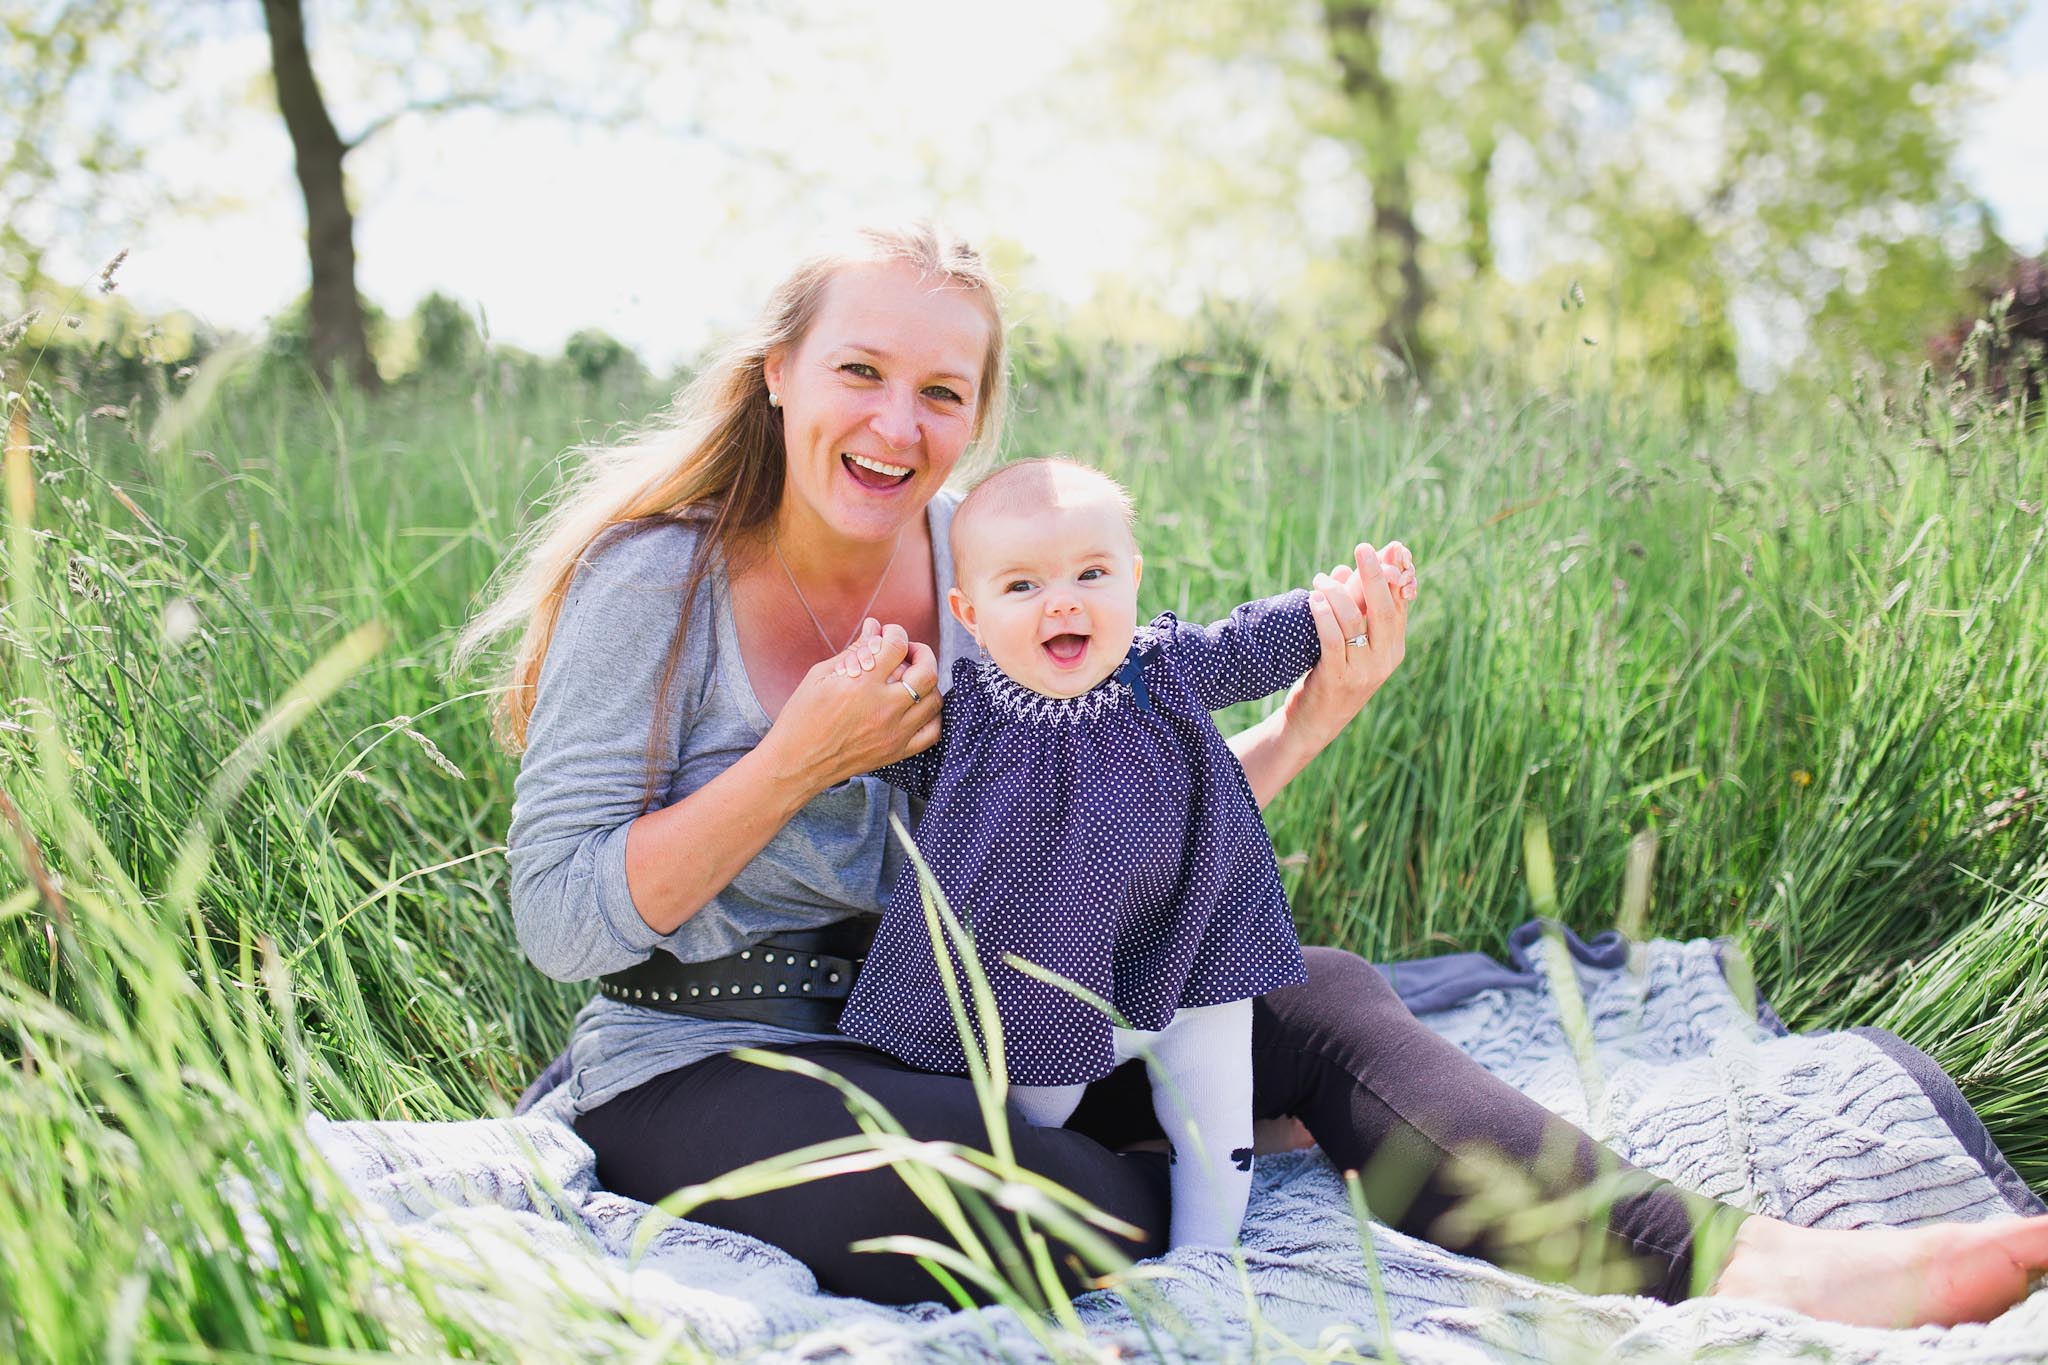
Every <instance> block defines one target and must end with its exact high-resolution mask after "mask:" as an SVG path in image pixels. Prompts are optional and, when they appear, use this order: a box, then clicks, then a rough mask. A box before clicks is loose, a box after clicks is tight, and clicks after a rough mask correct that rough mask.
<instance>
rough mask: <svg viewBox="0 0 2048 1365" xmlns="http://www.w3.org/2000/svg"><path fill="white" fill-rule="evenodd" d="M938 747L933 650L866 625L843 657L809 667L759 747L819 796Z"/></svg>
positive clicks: (896, 630) (895, 631) (899, 630)
mask: <svg viewBox="0 0 2048 1365" xmlns="http://www.w3.org/2000/svg"><path fill="white" fill-rule="evenodd" d="M913 694H914V695H913ZM938 741H939V664H938V660H937V658H935V657H934V656H933V654H932V651H931V647H930V646H928V645H922V644H917V643H914V642H913V641H912V640H911V638H910V636H909V634H908V633H906V632H905V631H904V629H903V627H901V626H893V625H892V626H882V625H879V624H878V623H877V622H875V621H874V620H873V619H872V618H870V619H869V620H868V621H867V622H866V623H865V624H864V625H863V626H862V628H861V635H860V638H859V639H858V640H856V641H855V642H854V643H853V644H852V645H850V646H849V647H848V648H847V649H846V650H845V651H844V652H843V653H840V654H836V655H834V656H833V657H831V658H830V659H826V660H824V661H822V662H820V663H817V664H814V665H812V667H811V671H810V672H809V673H807V674H805V675H804V680H803V681H802V682H800V683H798V684H797V687H796V691H795V692H793V693H791V694H790V698H789V700H788V701H786V702H784V703H783V706H782V712H781V714H780V715H778V716H777V717H776V718H775V724H774V725H773V726H772V727H771V728H770V729H769V731H768V735H767V737H766V738H765V739H763V740H762V741H761V744H762V746H763V747H764V748H769V747H772V749H773V751H774V752H775V753H776V754H778V755H779V756H780V757H781V758H782V760H783V766H785V768H786V769H789V768H793V769H795V770H797V771H801V772H802V773H803V774H804V775H805V780H806V783H807V785H808V786H810V787H812V788H813V789H815V790H817V791H823V790H824V789H825V788H827V787H831V786H835V785H837V784H838V783H841V782H844V781H845V780H846V779H847V778H849V777H855V776H858V775H859V774H861V773H865V772H871V771H873V770H874V769H876V768H879V767H881V766H882V765H883V764H885V763H893V762H895V761H896V760H897V759H899V758H906V757H908V756H909V755H911V754H914V753H918V752H920V751H921V750H924V749H929V748H930V747H931V746H932V745H934V744H936V743H938Z"/></svg>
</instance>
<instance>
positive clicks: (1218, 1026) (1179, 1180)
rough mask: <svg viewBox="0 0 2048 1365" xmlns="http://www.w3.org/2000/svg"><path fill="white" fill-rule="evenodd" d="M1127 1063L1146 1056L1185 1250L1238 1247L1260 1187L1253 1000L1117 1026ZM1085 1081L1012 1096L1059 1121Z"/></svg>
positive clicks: (1039, 1122)
mask: <svg viewBox="0 0 2048 1365" xmlns="http://www.w3.org/2000/svg"><path fill="white" fill-rule="evenodd" d="M1114 1034H1115V1044H1114V1046H1115V1050H1116V1060H1117V1061H1118V1062H1119V1063H1122V1062H1128V1061H1130V1060H1132V1059H1133V1058H1136V1057H1143V1058H1144V1059H1145V1071H1146V1073H1147V1074H1148V1075H1149V1076H1150V1077H1151V1078H1152V1109H1153V1112H1154V1113H1156V1114H1158V1115H1159V1126H1160V1127H1161V1128H1163V1129H1165V1130H1166V1138H1167V1141H1168V1142H1169V1143H1170V1144H1171V1153H1172V1154H1171V1158H1170V1159H1171V1160H1172V1162H1173V1221H1172V1224H1171V1226H1170V1227H1169V1228H1168V1230H1167V1238H1168V1241H1169V1242H1170V1243H1171V1245H1173V1246H1175V1247H1184V1246H1212V1247H1230V1246H1233V1245H1235V1244H1236V1242H1237V1232H1238V1227H1239V1225H1241V1224H1242V1223H1243V1222H1244V1206H1245V1203H1246V1201H1247V1200H1248V1199H1249V1198H1250V1197H1251V1189H1252V1002H1251V1001H1249V1000H1233V1001H1230V1002H1229V1003H1228V1004H1223V1005H1199V1006H1196V1007H1195V1008H1193V1009H1183V1010H1178V1011H1176V1012H1175V1013H1174V1016H1173V1021H1172V1022H1171V1023H1169V1024H1168V1025H1167V1026H1166V1027H1165V1028H1163V1029H1160V1030H1159V1031H1158V1032H1156V1033H1145V1032H1141V1031H1138V1030H1135V1029H1121V1028H1120V1029H1116V1030H1114ZM1085 1089H1087V1087H1086V1086H1081V1085H1013V1086H1011V1087H1010V1098H1011V1099H1012V1100H1013V1101H1014V1102H1015V1103H1016V1105H1017V1108H1018V1109H1020V1110H1022V1111H1023V1114H1024V1117H1025V1118H1026V1119H1027V1120H1028V1121H1029V1122H1030V1123H1032V1124H1033V1125H1034V1126H1036V1127H1039V1128H1057V1127H1059V1126H1060V1125H1061V1124H1063V1123H1065V1122H1066V1121H1067V1120H1068V1118H1070V1117H1071V1116H1072V1115H1073V1112H1074V1106H1076V1105H1077V1104H1079V1103H1080V1102H1081V1092H1082V1091H1083V1090H1085Z"/></svg>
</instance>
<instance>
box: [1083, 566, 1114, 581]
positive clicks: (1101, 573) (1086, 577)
mask: <svg viewBox="0 0 2048 1365" xmlns="http://www.w3.org/2000/svg"><path fill="white" fill-rule="evenodd" d="M1108 574H1109V570H1107V569H1083V570H1081V581H1082V582H1083V583H1089V582H1093V581H1094V580H1095V579H1098V578H1104V577H1107V576H1108Z"/></svg>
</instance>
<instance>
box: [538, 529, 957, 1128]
mask: <svg viewBox="0 0 2048 1365" xmlns="http://www.w3.org/2000/svg"><path fill="white" fill-rule="evenodd" d="M958 501H959V500H958V497H957V496H956V495H954V494H951V493H946V492H941V493H940V494H939V495H938V496H937V497H935V498H933V499H932V501H931V503H930V504H929V506H928V507H927V509H926V518H927V524H928V525H929V526H930V528H931V539H932V568H933V576H934V578H935V579H936V580H937V587H938V597H939V602H940V604H941V605H940V610H939V619H940V622H941V629H940V638H939V656H940V657H939V677H940V679H941V681H942V682H946V681H949V680H950V678H951V676H952V671H953V662H954V660H955V659H957V658H959V657H960V654H961V652H962V650H963V648H965V649H967V650H971V649H972V647H973V641H972V640H971V638H969V637H968V636H967V633H966V631H965V630H964V629H962V628H961V627H960V625H959V623H958V622H957V621H955V620H954V619H953V617H952V614H951V613H950V612H948V611H946V610H945V608H944V605H943V604H944V601H945V597H946V593H947V590H948V589H950V588H951V587H952V586H953V559H952V552H951V549H950V546H949V544H948V539H947V533H948V530H949V528H950V527H951V525H952V519H953V509H954V508H955V507H956V506H957V505H958ZM696 536H697V532H696V531H695V530H694V529H693V528H690V527H685V526H678V525H663V526H659V527H656V528H653V529H649V530H641V531H637V532H631V533H612V534H609V535H607V536H605V537H602V538H600V540H599V541H598V543H597V544H596V545H595V546H593V547H592V549H591V551H590V552H589V553H588V554H587V555H586V557H585V560H584V562H583V564H582V565H581V566H580V567H579V568H578V569H577V572H576V575H575V578H574V580H573V582H572V583H571V585H570V588H569V594H568V597H567V598H566V599H565V600H564V602H563V604H562V614H561V619H560V621H559V622H558V624H557V625H556V628H555V634H554V639H553V641H552V642H551V644H550V646H549V649H548V654H547V659H546V661H545V662H544V664H543V665H542V667H541V674H540V682H539V686H538V688H537V691H536V693H535V698H534V708H533V715H532V717H531V719H530V720H529V721H528V724H527V746H526V754H525V757H524V758H523V759H522V760H521V762H520V767H519V777H518V779H517V781H516V782H515V784H514V786H513V808H512V830H511V834H510V836H509V838H508V840H507V842H508V844H509V845H510V853H509V854H508V862H509V863H510V865H511V871H512V916H513V921H514V925H515V927H516V929H517V932H518V935H519V944H520V947H521V948H523V949H524V950H525V952H526V955H527V957H528V958H530V959H531V960H532V962H533V964H534V966H536V967H538V968H539V969H540V970H541V971H543V972H545V973H546V974H547V975H549V976H551V977H554V978H556V979H557V980H561V981H580V980H586V979H588V978H591V977H596V976H601V975H603V974H604V973H606V972H611V971H617V970H619V969H620V968H623V967H628V966H631V965H633V964H634V963H636V962H640V961H642V960H644V959H645V958H646V957H647V956H648V955H649V954H650V953H653V952H668V953H673V954H675V955H676V957H678V958H680V959H682V960H683V961H685V962H701V961H706V960H708V959H711V958H717V957H725V956H727V955H728V954H731V953H736V952H738V951H739V950H740V949H742V948H745V947H747V946H749V945H750V944H753V943H757V942H759V941H760V940H762V939H764V938H768V937H772V936H773V935H775V934H776V933H778V932H785V931H789V930H797V929H810V928H817V927H819V926H822V925H826V924H830V923H832V922H834V921H836V920H840V919H844V918H845V917H846V916H848V915H851V914H856V913H876V912H878V911H879V909H880V906H881V903H882V901H883V900H884V898H886V896H887V895H888V891H889V887H890V886H891V884H892V883H893V882H894V881H895V879H896V873H897V870H898V869H899V868H900V866H901V865H902V861H903V854H902V850H901V849H900V848H898V847H897V846H896V842H895V839H894V838H893V836H892V835H891V834H890V831H889V816H890V814H891V813H892V812H893V813H894V814H896V815H897V816H899V817H901V818H902V819H904V821H905V823H906V824H908V823H909V821H910V812H909V809H908V805H907V798H905V797H904V796H903V794H902V793H900V792H898V791H896V790H895V789H894V788H892V787H890V786H889V785H888V784H887V783H884V782H882V781H881V780H880V779H877V778H872V777H856V778H852V779H849V780H848V781H846V782H842V783H840V784H839V785H838V786H835V787H832V788H830V789H828V790H826V791H824V792H821V793H820V794H818V795H817V796H815V797H813V798H812V799H811V801H810V802H809V803H808V804H806V805H805V806H804V807H803V809H802V810H801V811H799V812H798V813H797V815H796V817H795V818H794V819H792V820H791V821H790V822H789V823H788V824H787V825H785V826H783V827H782V829H781V830H779V831H777V833H776V834H775V836H774V838H772V839H770V840H769V842H768V845H767V846H766V847H765V848H763V849H762V850H761V852H760V853H759V854H757V855H755V857H754V859H753V861H752V862H750V863H748V864H747V866H746V867H745V868H743V869H742V870H741V871H740V873H739V875H738V876H736V877H735V878H733V880H732V882H731V883H730V884H729V885H727V886H726V887H725V888H724V889H723V890H721V891H719V892H718V894H717V895H715V896H713V897H712V898H711V899H710V900H709V901H708V902H706V903H705V905H704V907H703V908H702V909H700V910H698V911H697V913H696V914H694V915H692V916H691V917H690V918H689V919H687V920H685V921H683V923H682V924H681V925H680V926H678V927H677V929H676V930H675V932H673V933H670V934H661V933H657V932H656V931H655V930H654V928H653V927H652V926H650V925H649V924H648V923H647V922H646V921H645V920H644V919H642V918H641V917H640V912H639V911H638V910H637V909H635V908H634V905H633V898H632V893H631V892H630V891H629V890H628V888H627V886H626V831H627V829H628V827H630V826H631V825H632V823H633V821H634V820H636V819H637V818H639V816H640V815H641V813H642V809H643V797H644V795H645V793H646V791H647V789H648V787H647V782H648V775H649V774H648V735H649V730H650V727H652V726H653V724H654V722H655V718H656V714H657V712H656V707H657V706H660V707H661V708H662V710H663V712H665V724H666V732H665V735H664V739H665V741H666V742H665V743H664V745H663V747H662V752H661V754H660V755H659V757H658V759H657V761H656V763H655V767H654V773H653V777H654V786H653V790H654V792H655V793H656V795H655V800H654V806H655V807H662V806H668V805H672V804H674V803H675V802H677V801H680V800H682V799H683V798H684V797H686V796H688V795H690V794H691V793H692V792H695V791H696V790H697V789H699V788H700V787H702V786H704V785H705V784H706V783H707V782H709V781H710V780H711V779H712V778H713V777H715V776H717V775H718V774H719V773H720V772H722V771H724V770H725V769H726V768H727V767H729V766H731V765H732V763H733V762H735V761H736V760H737V759H738V758H739V757H740V756H741V755H742V754H744V753H746V752H748V751H749V750H751V749H752V748H753V747H754V746H755V745H756V744H758V743H759V742H760V741H761V739H762V737H763V736H765V735H766V734H767V733H768V727H769V724H770V722H769V719H768V715H767V713H766V712H765V711H764V710H762V708H761V704H760V702H759V701H758V700H757V699H756V697H755V695H754V689H753V685H752V684H751V683H750V682H749V681H748V679H747V674H746V666H745V664H744V662H743V660H742V659H741V656H740V649H739V639H738V636H737V634H736V631H735V627H734V625H733V619H732V607H731V590H730V585H729V583H728V581H727V578H726V574H725V566H724V562H723V560H722V559H720V560H718V561H716V562H715V564H714V567H713V570H712V572H711V574H710V575H709V576H708V577H707V579H706V582H705V586H704V589H703V591H702V592H700V594H699V596H698V600H697V602H696V604H695V607H694V608H693V610H692V611H691V613H690V628H689V633H688V635H687V637H686V638H685V640H684V642H683V649H682V654H681V656H680V658H679V660H678V663H677V667H676V671H675V676H674V679H673V681H672V683H671V685H670V688H669V695H668V696H667V697H666V698H662V697H660V696H659V695H658V694H659V692H660V683H661V674H662V668H663V664H664V662H665V660H666V658H667V651H668V646H669V641H670V639H671V637H672V635H673V632H674V628H675V620H676V613H677V611H678V609H679V602H680V596H681V591H682V586H683V583H684V582H685V580H686V579H687V577H688V575H689V567H690V556H691V554H692V552H693V550H694V548H695V545H696ZM798 626H802V627H803V628H805V629H809V626H810V623H809V622H808V621H798V622H792V623H791V626H790V628H791V629H796V628H797V627H798ZM812 1036H815V1035H810V1034H804V1033H799V1032H796V1031H794V1030H790V1029H783V1028H776V1027H774V1026H772V1025H767V1024H757V1023H751V1022H748V1021H745V1020H729V1019H697V1018H692V1017H690V1016H688V1015H674V1014H664V1013H661V1012H660V1011H657V1010H650V1009H645V1008H643V1007H641V1006H638V1005H631V1004H626V1003H624V1002H622V1001H616V1000H609V999H606V998H604V997H602V996H598V997H595V998H593V999H592V1000H591V1002H590V1003H589V1004H588V1005H586V1006H584V1008H583V1010H582V1011H581V1012H580V1013H579V1014H578V1015H577V1016H576V1028H575V1032H574V1034H573V1035H572V1037H571V1039H570V1045H569V1051H570V1061H571V1065H572V1067H573V1070H572V1073H571V1078H570V1084H571V1085H572V1086H573V1087H574V1090H573V1091H572V1093H573V1095H574V1097H575V1107H576V1110H577V1112H579V1113H581V1112H584V1111H587V1110H590V1109H594V1108H596V1107H597V1106H598V1105H601V1104H603V1103H604V1102H605V1101H606V1100H609V1099H611V1098H613V1097H614V1096H617V1095H619V1094H621V1093H623V1092H624V1091H627V1090H630V1089H632V1088H633V1087H634V1086H637V1085H640V1084H643V1083H644V1082H646V1081H649V1080H652V1079H653V1078H654V1077H656V1076H659V1075H662V1074H664V1073H665V1072H669V1071H673V1070H676V1069H677V1068H679V1067H683V1066H687V1065H689V1064H690V1063H692V1062H695V1061H700V1060H702V1059H703V1058H705V1057H709V1056H712V1055H714V1054H716V1053H720V1052H724V1051H728V1050H730V1049H732V1048H735V1047H743V1046H761V1045H768V1044H774V1043H787V1042H792V1041H798V1040H802V1039H804V1038H807V1037H812Z"/></svg>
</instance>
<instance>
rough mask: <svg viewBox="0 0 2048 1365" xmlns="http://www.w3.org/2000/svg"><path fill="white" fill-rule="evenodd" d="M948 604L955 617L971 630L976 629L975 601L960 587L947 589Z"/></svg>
mask: <svg viewBox="0 0 2048 1365" xmlns="http://www.w3.org/2000/svg"><path fill="white" fill-rule="evenodd" d="M946 605H947V606H948V607H950V608H952V610H953V619H954V620H956V621H958V622H959V623H960V624H961V625H963V626H965V627H967V628H968V629H969V630H973V629H974V603H973V602H972V601H970V600H969V599H968V596H967V594H966V593H964V592H962V591H960V589H958V588H948V589H946Z"/></svg>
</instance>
